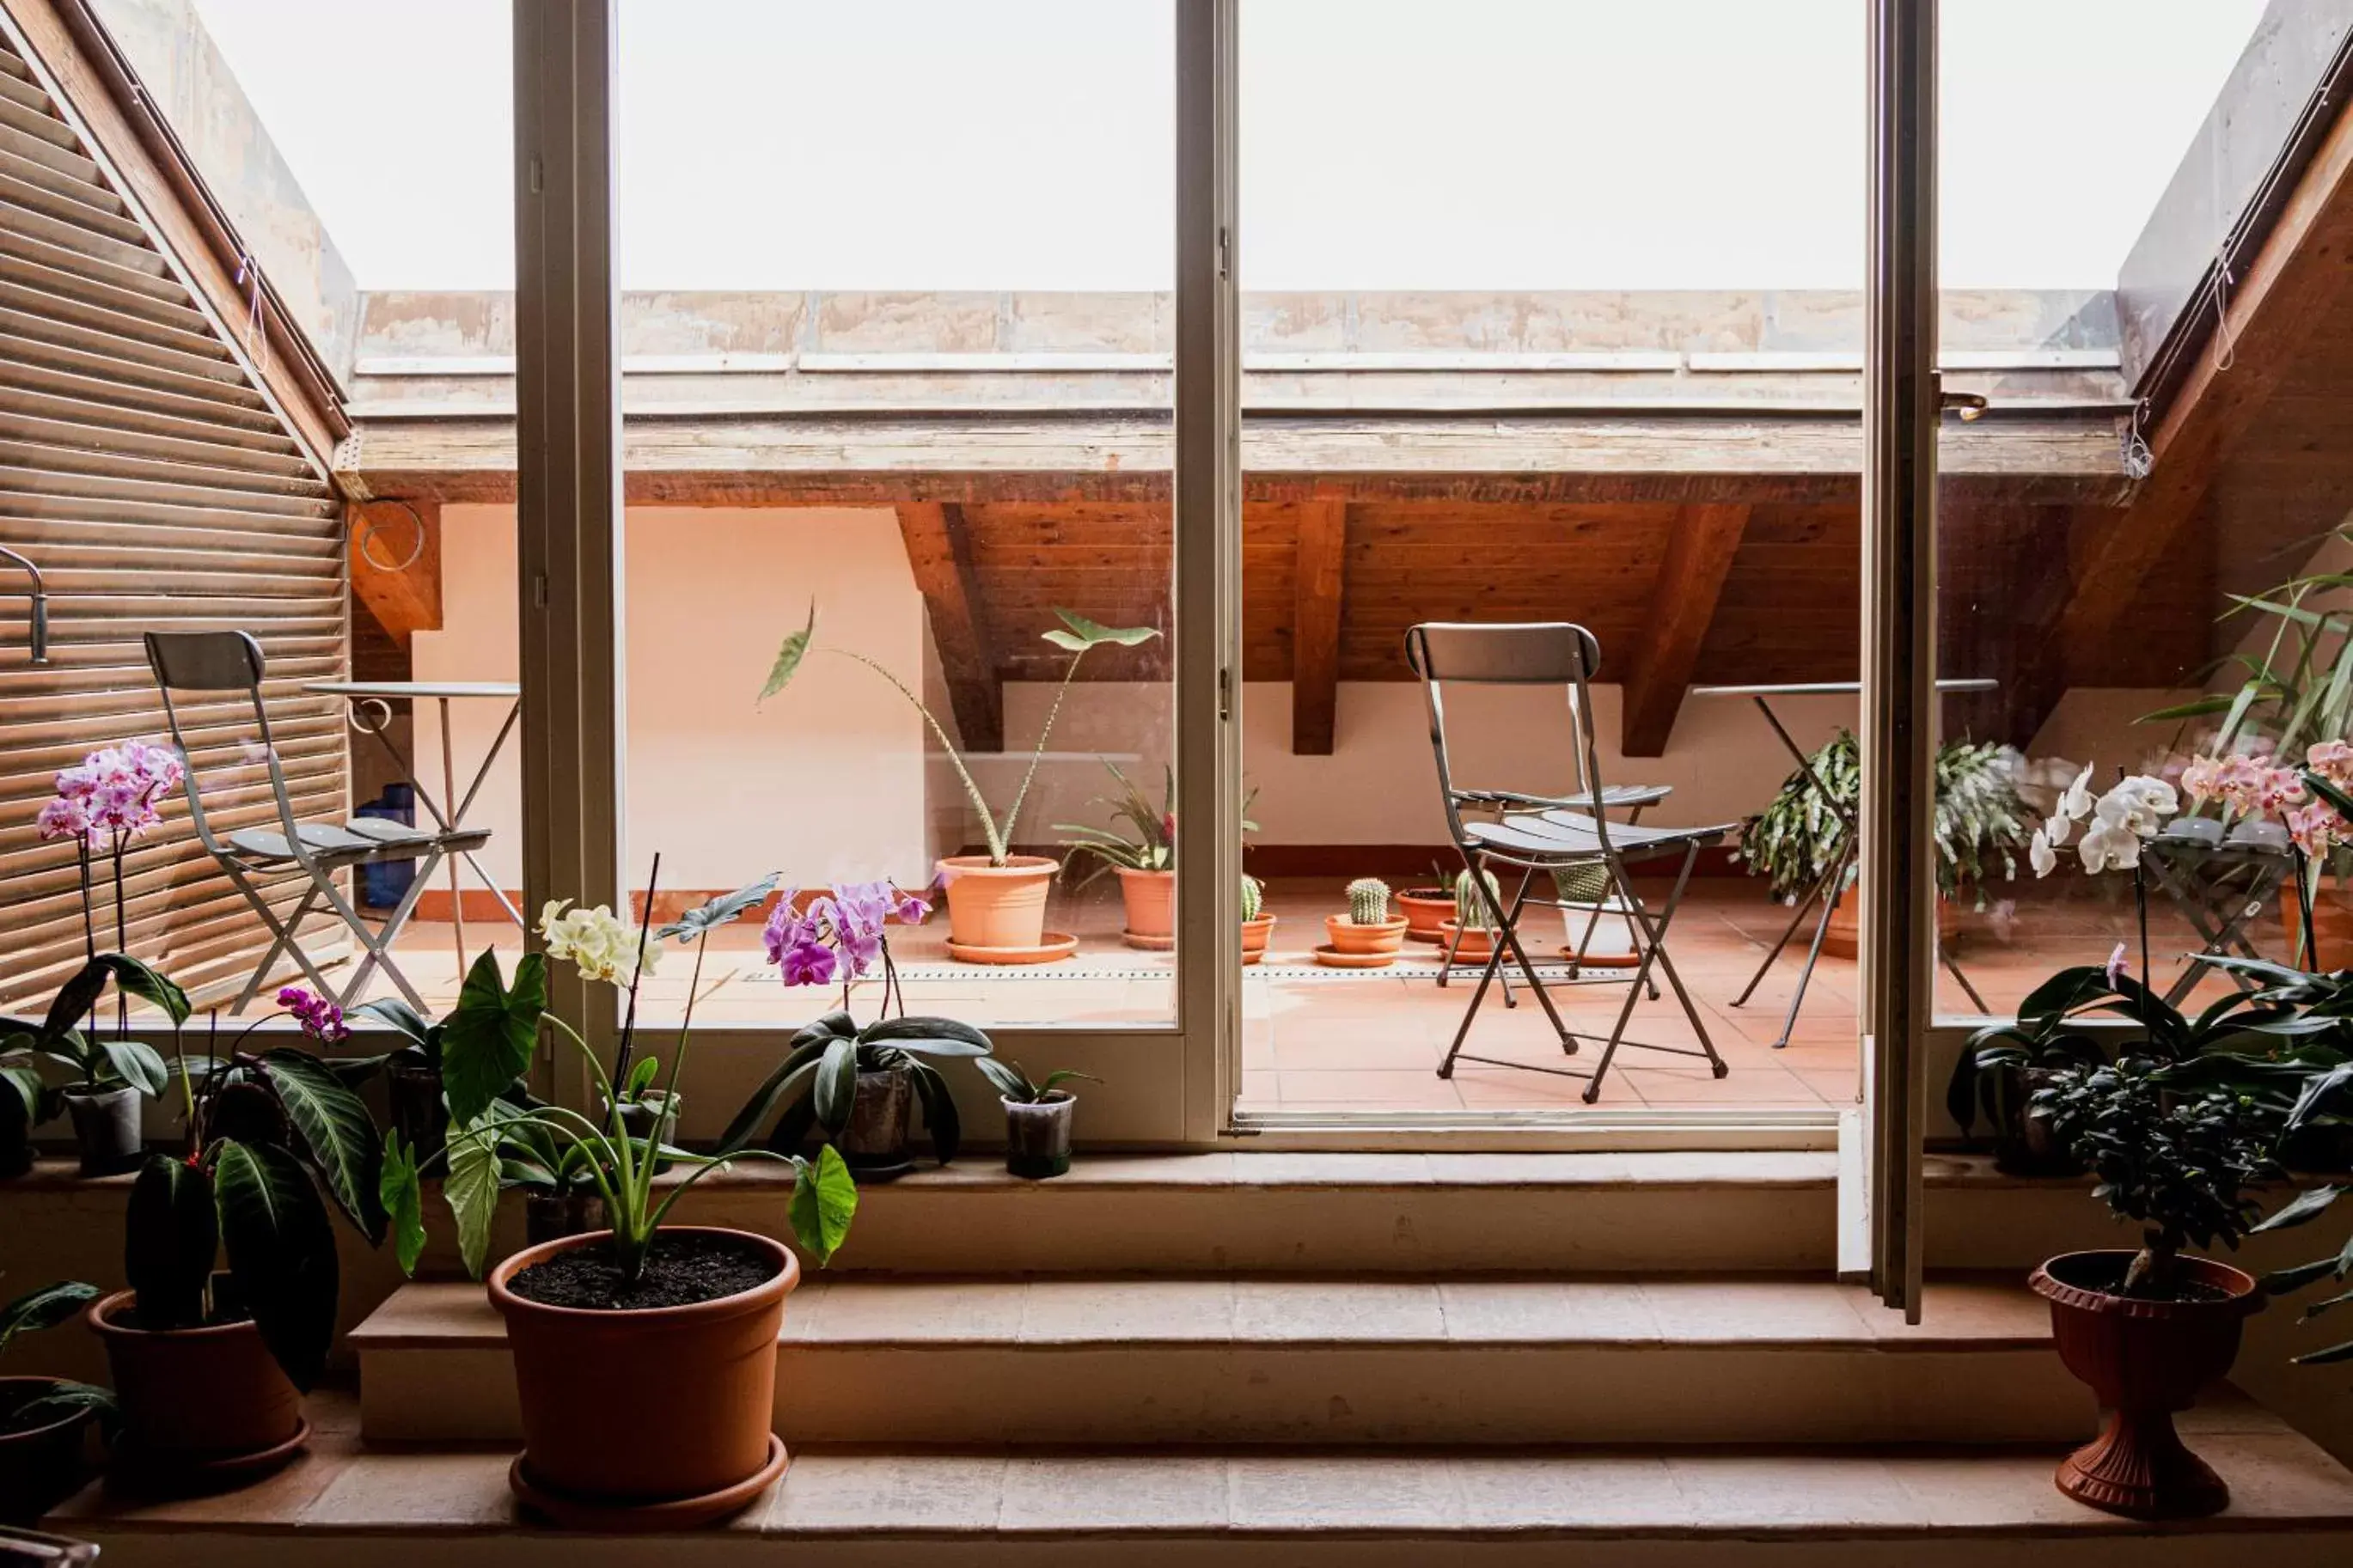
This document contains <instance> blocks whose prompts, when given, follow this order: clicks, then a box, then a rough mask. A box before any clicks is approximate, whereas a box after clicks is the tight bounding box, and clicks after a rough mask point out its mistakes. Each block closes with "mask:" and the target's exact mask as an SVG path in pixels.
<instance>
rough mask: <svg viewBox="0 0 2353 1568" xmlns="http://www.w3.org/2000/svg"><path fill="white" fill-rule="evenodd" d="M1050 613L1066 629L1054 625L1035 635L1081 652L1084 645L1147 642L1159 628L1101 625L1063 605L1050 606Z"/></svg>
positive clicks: (1086, 646)
mask: <svg viewBox="0 0 2353 1568" xmlns="http://www.w3.org/2000/svg"><path fill="white" fill-rule="evenodd" d="M1054 614H1055V615H1056V616H1059V617H1060V620H1061V623H1062V625H1063V626H1068V627H1069V628H1070V630H1068V631H1063V630H1061V629H1060V628H1059V627H1058V628H1056V629H1054V630H1052V631H1048V632H1043V633H1040V634H1039V635H1040V636H1042V637H1044V638H1045V639H1046V640H1047V641H1048V642H1050V643H1052V644H1053V645H1054V646H1055V647H1059V648H1067V649H1069V650H1070V651H1071V652H1072V653H1084V652H1086V651H1087V649H1089V648H1091V647H1102V646H1103V644H1104V643H1117V644H1118V645H1119V646H1120V647H1135V646H1136V645H1137V644H1139V643H1147V642H1150V641H1151V640H1152V639H1153V638H1154V637H1158V636H1159V635H1160V633H1159V631H1158V630H1157V629H1156V628H1155V627H1152V626H1101V625H1098V624H1097V623H1095V622H1093V621H1091V620H1089V619H1087V618H1086V616H1082V615H1079V614H1076V613H1075V612H1073V611H1070V610H1066V609H1063V608H1062V607H1061V606H1060V605H1056V606H1054Z"/></svg>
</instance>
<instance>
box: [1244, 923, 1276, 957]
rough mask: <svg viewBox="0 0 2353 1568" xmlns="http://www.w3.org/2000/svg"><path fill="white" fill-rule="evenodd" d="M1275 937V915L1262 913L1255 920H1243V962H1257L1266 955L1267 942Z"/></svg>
mask: <svg viewBox="0 0 2353 1568" xmlns="http://www.w3.org/2000/svg"><path fill="white" fill-rule="evenodd" d="M1273 937H1274V917H1273V916H1272V915H1261V916H1259V917H1258V919H1256V920H1254V921H1242V962H1243V963H1258V962H1260V961H1261V960H1262V959H1263V958H1265V957H1266V944H1267V943H1268V942H1270V941H1271V940H1273Z"/></svg>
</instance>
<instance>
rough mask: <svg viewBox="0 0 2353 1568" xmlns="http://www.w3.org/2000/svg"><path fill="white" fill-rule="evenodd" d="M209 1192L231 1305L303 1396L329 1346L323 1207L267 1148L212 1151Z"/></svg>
mask: <svg viewBox="0 0 2353 1568" xmlns="http://www.w3.org/2000/svg"><path fill="white" fill-rule="evenodd" d="M213 1186H214V1191H215V1192H216V1194H218V1197H219V1203H220V1229H221V1243H222V1245H223V1246H224V1247H226V1248H227V1252H228V1271H229V1276H230V1278H232V1279H235V1280H236V1281H237V1294H238V1297H239V1298H240V1299H241V1300H243V1301H244V1303H245V1305H246V1307H247V1308H248V1310H250V1311H251V1312H252V1313H253V1323H254V1327H256V1328H258V1329H259V1330H260V1331H261V1342H262V1343H263V1344H265V1345H268V1346H269V1353H270V1355H271V1356H272V1357H273V1358H274V1359H275V1360H276V1361H277V1363H278V1365H279V1368H280V1370H281V1371H283V1372H284V1373H286V1379H287V1381H288V1382H290V1383H291V1384H293V1385H294V1386H295V1387H297V1388H299V1389H301V1390H303V1391H304V1392H305V1393H308V1392H309V1391H310V1388H311V1384H314V1383H316V1382H318V1380H319V1373H322V1372H323V1371H324V1370H325V1369H326V1365H327V1349H328V1347H329V1346H330V1345H331V1344H332V1343H333V1342H334V1338H335V1292H336V1288H337V1279H336V1267H335V1233H334V1229H333V1227H332V1226H331V1225H330V1224H329V1223H328V1220H327V1205H324V1204H322V1203H321V1202H320V1201H319V1190H318V1188H317V1187H315V1186H313V1185H312V1184H311V1173H310V1172H308V1171H306V1170H304V1169H303V1168H302V1163H301V1161H299V1160H297V1159H295V1158H294V1156H293V1155H292V1154H290V1153H289V1152H287V1151H285V1150H283V1149H279V1148H275V1147H272V1146H271V1145H269V1144H268V1143H240V1142H237V1141H236V1140H235V1139H225V1140H223V1141H222V1142H218V1143H216V1144H215V1145H213ZM369 1195H370V1197H371V1198H373V1197H374V1196H375V1194H369Z"/></svg>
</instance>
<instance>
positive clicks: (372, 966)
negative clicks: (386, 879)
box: [339, 852, 464, 1013]
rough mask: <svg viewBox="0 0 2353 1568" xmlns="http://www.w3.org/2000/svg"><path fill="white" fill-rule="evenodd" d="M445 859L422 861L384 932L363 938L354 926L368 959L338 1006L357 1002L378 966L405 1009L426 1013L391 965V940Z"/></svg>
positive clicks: (436, 855) (436, 857) (429, 857)
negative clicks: (404, 1005) (405, 1004)
mask: <svg viewBox="0 0 2353 1568" xmlns="http://www.w3.org/2000/svg"><path fill="white" fill-rule="evenodd" d="M444 858H446V857H445V856H443V855H442V854H440V853H438V852H436V853H433V854H430V855H427V856H425V857H422V858H421V862H420V864H419V865H418V867H417V874H416V875H415V876H413V877H411V878H409V879H408V891H406V893H403V894H402V895H401V896H400V902H399V903H398V904H396V905H395V906H394V907H393V910H392V913H391V915H390V916H389V917H387V918H386V919H385V922H384V927H383V929H382V930H381V931H377V932H376V934H375V936H374V937H372V938H371V937H368V936H366V935H365V934H364V930H363V928H362V927H359V926H356V925H355V926H353V930H354V931H363V936H362V941H363V942H365V943H366V946H367V956H366V957H365V958H364V959H362V960H361V961H360V966H359V971H358V973H355V974H353V976H352V979H351V983H350V984H348V985H346V986H344V987H343V996H342V998H341V999H340V1002H339V1005H342V1006H345V1007H348V1006H350V1005H352V1004H353V1002H355V1001H357V1000H359V997H360V992H361V988H362V987H364V986H365V985H366V984H367V982H368V977H369V975H371V974H372V973H375V970H376V968H377V967H378V966H379V965H381V966H382V968H383V970H384V972H385V974H386V975H388V976H390V977H391V980H392V983H393V984H394V986H395V987H396V988H397V989H398V990H399V992H400V994H401V995H402V996H403V997H404V998H405V999H406V1001H407V1003H408V1005H410V1006H412V1007H414V1008H416V1009H417V1011H418V1012H420V1013H422V1012H424V1011H426V1006H425V1004H424V1002H423V1001H422V1000H421V999H420V998H419V997H418V995H417V989H416V987H415V986H413V985H411V984H409V983H408V977H407V976H406V974H403V973H401V972H400V970H399V968H398V967H397V966H396V964H394V963H393V962H392V943H393V940H394V939H395V938H396V937H397V936H399V935H400V932H401V930H402V928H403V927H405V926H406V925H407V923H408V917H409V916H410V915H411V914H412V913H414V912H415V911H416V909H417V900H418V899H419V898H421V897H422V896H423V895H424V892H425V888H426V885H427V883H428V882H430V881H431V880H432V877H433V873H434V871H436V870H437V869H438V868H439V867H440V864H441V862H442V860H443V859H444ZM353 918H354V919H356V918H357V914H356V911H354V913H353ZM463 979H464V976H462V975H460V976H459V980H460V981H461V982H462V980H463Z"/></svg>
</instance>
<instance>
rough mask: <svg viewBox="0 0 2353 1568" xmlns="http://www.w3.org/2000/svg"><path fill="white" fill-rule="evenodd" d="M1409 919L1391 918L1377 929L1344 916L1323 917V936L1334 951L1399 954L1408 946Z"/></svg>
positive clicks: (1398, 916)
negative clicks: (1406, 943) (1407, 922)
mask: <svg viewBox="0 0 2353 1568" xmlns="http://www.w3.org/2000/svg"><path fill="white" fill-rule="evenodd" d="M1405 929H1406V918H1405V917H1404V916H1403V915H1391V916H1390V917H1389V918H1388V920H1385V921H1382V922H1381V923H1380V924H1378V925H1377V926H1360V925H1357V924H1356V923H1355V922H1354V921H1351V920H1349V919H1348V917H1347V916H1345V915H1325V916H1324V940H1325V941H1327V942H1330V943H1331V944H1332V950H1333V951H1334V952H1343V953H1351V954H1353V953H1375V952H1397V951H1398V950H1399V949H1400V948H1402V947H1404V946H1405Z"/></svg>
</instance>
